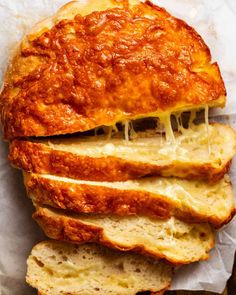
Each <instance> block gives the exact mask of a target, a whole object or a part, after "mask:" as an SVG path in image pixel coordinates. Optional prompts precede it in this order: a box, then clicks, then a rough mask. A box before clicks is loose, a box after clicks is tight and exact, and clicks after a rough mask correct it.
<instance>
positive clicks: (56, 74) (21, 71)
mask: <svg viewBox="0 0 236 295" xmlns="http://www.w3.org/2000/svg"><path fill="white" fill-rule="evenodd" d="M101 10H103V11H101ZM225 94H226V93H225V87H224V83H223V81H222V78H221V75H220V71H219V68H218V65H217V64H216V63H213V64H211V56H210V52H209V49H208V47H207V46H206V45H205V43H204V42H203V40H202V39H201V37H200V36H199V35H198V34H197V33H196V32H195V31H194V29H193V28H191V27H189V26H188V25H187V24H186V23H185V22H183V21H182V20H179V19H176V18H174V17H172V16H171V15H170V14H169V13H167V12H166V11H165V10H164V9H162V8H159V7H157V6H154V5H153V4H152V3H151V2H150V1H146V2H145V3H140V2H139V1H138V0H132V1H131V0H130V1H129V3H128V1H125V0H123V1H112V0H103V1H97V0H89V1H87V3H86V5H85V4H84V2H83V1H81V2H80V1H74V2H72V3H69V4H67V5H66V6H64V7H63V8H62V9H61V10H60V11H59V12H58V13H57V14H56V15H55V16H54V17H52V18H50V19H47V20H46V21H44V22H42V23H40V24H38V25H37V26H36V27H35V28H34V29H33V31H32V33H31V34H29V35H28V36H27V37H25V39H24V40H23V42H22V44H21V46H20V48H19V50H18V53H17V54H16V56H15V57H14V58H13V61H12V63H11V65H10V66H9V68H8V72H7V74H6V78H5V87H4V90H3V92H2V95H1V109H2V111H1V114H2V122H3V126H4V131H5V137H6V138H14V137H22V136H49V135H55V134H65V133H74V132H77V131H85V130H89V129H92V128H95V127H96V126H100V125H112V124H114V123H115V122H118V121H123V120H126V119H134V118H140V117H147V116H159V115H160V114H162V115H163V114H165V113H166V112H174V111H182V110H187V109H191V108H202V107H204V106H205V105H209V106H224V104H225Z"/></svg>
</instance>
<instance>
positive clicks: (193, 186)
mask: <svg viewBox="0 0 236 295" xmlns="http://www.w3.org/2000/svg"><path fill="white" fill-rule="evenodd" d="M24 182H25V186H26V189H27V192H28V195H29V197H30V198H31V199H32V200H33V202H34V204H36V206H43V205H46V206H47V205H48V206H51V207H54V208H59V209H66V210H70V211H72V212H76V213H103V214H109V213H110V214H118V215H121V216H122V215H123V216H124V215H145V216H151V217H157V218H162V219H168V218H169V217H171V216H176V217H178V218H180V219H181V220H185V221H189V222H210V223H212V224H213V225H214V226H216V227H220V226H222V225H224V224H225V223H227V222H228V221H230V219H231V218H232V217H233V215H234V213H235V208H234V197H233V190H232V185H231V183H230V180H229V177H228V175H226V176H225V178H224V179H222V180H221V181H220V182H217V183H215V184H209V183H206V182H203V181H193V180H192V181H190V180H181V179H176V178H161V177H152V178H142V179H139V180H129V181H126V182H95V181H84V180H75V179H71V178H63V177H58V176H52V175H42V174H29V173H25V174H24Z"/></svg>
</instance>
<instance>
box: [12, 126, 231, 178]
mask: <svg viewBox="0 0 236 295" xmlns="http://www.w3.org/2000/svg"><path fill="white" fill-rule="evenodd" d="M208 135H209V136H208ZM235 152H236V133H235V131H234V130H233V129H232V128H230V127H229V126H226V125H222V124H212V125H210V126H209V130H208V132H207V130H206V125H205V124H201V125H198V126H196V125H193V126H192V127H191V128H190V129H186V130H184V129H183V131H182V133H175V143H173V142H169V141H166V139H165V137H164V136H163V137H162V136H161V135H160V134H157V133H153V132H145V133H142V132H139V133H137V134H136V138H134V139H132V140H129V141H127V140H124V139H123V137H122V134H121V133H117V134H116V135H114V137H112V138H110V139H108V137H107V136H105V135H100V136H91V137H89V136H87V137H85V136H84V137H72V138H60V139H50V140H49V139H45V140H37V141H35V140H34V141H26V140H14V141H13V142H12V143H11V145H10V154H9V159H10V161H11V163H12V164H13V165H14V166H16V167H18V168H21V169H24V170H26V171H30V172H34V173H44V174H52V175H58V176H64V177H71V178H75V179H84V180H95V181H125V180H128V179H135V178H138V177H142V176H146V175H162V176H177V177H181V178H188V179H204V180H211V181H217V180H219V179H220V178H222V177H223V175H224V174H225V173H226V172H227V170H228V168H229V166H230V162H231V159H232V157H233V156H234V154H235Z"/></svg>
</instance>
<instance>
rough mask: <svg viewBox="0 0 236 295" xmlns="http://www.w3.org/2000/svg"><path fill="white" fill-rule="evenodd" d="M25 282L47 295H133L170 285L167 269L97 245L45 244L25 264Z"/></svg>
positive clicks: (159, 264)
mask: <svg viewBox="0 0 236 295" xmlns="http://www.w3.org/2000/svg"><path fill="white" fill-rule="evenodd" d="M27 265H28V268H27V275H26V280H27V282H28V283H29V284H30V285H31V286H32V287H34V288H36V289H38V290H39V292H40V293H41V294H46V295H59V294H60V295H68V294H71V295H93V294H95V295H121V294H122V295H135V294H136V293H138V292H141V291H153V292H155V291H156V292H157V291H160V290H163V289H166V288H167V287H168V286H169V285H170V282H171V276H172V268H171V266H170V265H168V264H166V263H164V262H161V261H155V260H153V259H150V258H147V257H143V256H141V255H138V254H135V253H123V252H119V251H115V250H110V249H107V248H104V247H102V246H99V245H94V244H88V245H72V244H69V243H62V242H58V241H44V242H41V243H39V244H38V245H36V246H35V247H34V248H33V249H32V252H31V255H30V256H29V258H28V260H27Z"/></svg>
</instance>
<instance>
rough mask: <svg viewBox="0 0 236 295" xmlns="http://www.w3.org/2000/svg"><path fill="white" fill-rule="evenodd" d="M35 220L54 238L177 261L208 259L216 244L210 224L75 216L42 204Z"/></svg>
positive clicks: (174, 220)
mask: <svg viewBox="0 0 236 295" xmlns="http://www.w3.org/2000/svg"><path fill="white" fill-rule="evenodd" d="M33 217H34V219H35V220H36V221H37V222H38V223H39V225H40V226H41V227H42V229H43V230H44V232H45V234H46V235H47V236H48V237H49V238H52V239H55V240H62V241H68V242H73V243H85V242H96V243H100V244H103V245H106V246H108V247H111V248H115V249H119V250H123V251H127V250H133V251H136V252H140V253H143V254H150V255H152V256H154V257H157V258H165V259H166V260H168V261H170V262H172V263H175V264H186V263H191V262H194V261H198V260H202V259H207V258H208V252H209V250H210V249H211V248H212V247H213V246H214V230H213V229H212V227H211V226H210V225H209V224H207V223H201V224H199V223H198V224H197V223H191V224H190V223H184V222H183V221H180V220H178V219H176V218H174V217H171V218H170V219H169V220H167V221H166V220H165V221H163V220H157V219H150V218H148V217H143V216H138V217H137V216H128V217H118V216H114V215H104V216H102V215H88V214H87V215H82V214H81V215H76V214H72V213H71V214H66V213H65V211H63V210H55V209H50V208H45V207H40V208H38V210H37V211H36V212H35V213H34V215H33Z"/></svg>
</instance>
